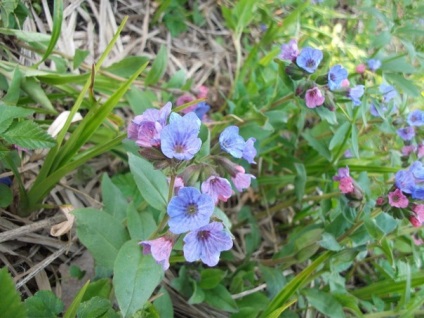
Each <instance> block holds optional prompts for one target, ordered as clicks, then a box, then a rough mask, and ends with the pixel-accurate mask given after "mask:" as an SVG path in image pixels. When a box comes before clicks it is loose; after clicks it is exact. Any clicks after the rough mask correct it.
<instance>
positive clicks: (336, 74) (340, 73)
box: [328, 64, 347, 91]
mask: <svg viewBox="0 0 424 318" xmlns="http://www.w3.org/2000/svg"><path fill="white" fill-rule="evenodd" d="M345 79H347V71H346V69H345V68H344V67H343V66H341V65H339V64H337V65H334V66H333V67H332V68H331V69H330V71H329V72H328V87H329V88H330V90H332V91H334V90H336V89H338V88H340V87H341V84H342V81H343V80H345Z"/></svg>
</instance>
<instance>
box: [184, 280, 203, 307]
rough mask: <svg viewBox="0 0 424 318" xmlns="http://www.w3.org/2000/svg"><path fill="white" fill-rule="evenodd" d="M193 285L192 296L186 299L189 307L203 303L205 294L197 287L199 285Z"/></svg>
mask: <svg viewBox="0 0 424 318" xmlns="http://www.w3.org/2000/svg"><path fill="white" fill-rule="evenodd" d="M192 283H193V294H191V296H190V298H189V299H188V301H187V302H188V303H189V304H190V305H195V304H200V303H202V302H204V301H205V292H204V291H203V289H201V288H200V287H199V285H198V284H197V283H196V282H194V281H193V282H192Z"/></svg>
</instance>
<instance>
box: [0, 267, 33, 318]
mask: <svg viewBox="0 0 424 318" xmlns="http://www.w3.org/2000/svg"><path fill="white" fill-rule="evenodd" d="M0 294H1V295H3V297H2V298H3V300H2V301H1V302H0V312H1V314H2V315H3V316H4V317H16V318H21V317H23V318H24V317H27V314H26V310H25V307H24V304H23V303H22V302H21V299H20V295H19V294H18V292H17V291H16V289H15V284H14V283H13V279H12V277H11V276H10V274H9V272H8V270H7V268H6V267H3V268H2V269H0Z"/></svg>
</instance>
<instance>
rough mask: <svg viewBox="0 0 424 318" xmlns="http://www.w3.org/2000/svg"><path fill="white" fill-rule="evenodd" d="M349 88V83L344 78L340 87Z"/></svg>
mask: <svg viewBox="0 0 424 318" xmlns="http://www.w3.org/2000/svg"><path fill="white" fill-rule="evenodd" d="M349 86H350V82H349V80H348V79H347V78H345V79H344V80H343V81H342V83H341V87H349Z"/></svg>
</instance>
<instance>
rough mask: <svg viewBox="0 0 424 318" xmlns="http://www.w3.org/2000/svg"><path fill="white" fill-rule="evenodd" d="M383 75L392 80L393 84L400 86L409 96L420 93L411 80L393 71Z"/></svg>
mask: <svg viewBox="0 0 424 318" xmlns="http://www.w3.org/2000/svg"><path fill="white" fill-rule="evenodd" d="M385 77H387V78H388V79H389V80H390V82H393V84H395V85H396V86H398V87H400V88H401V89H402V90H403V91H404V92H405V93H406V94H408V95H409V96H411V97H418V96H419V95H420V90H419V88H418V87H417V86H416V85H415V84H414V82H413V81H410V80H408V79H406V78H405V77H403V76H401V75H399V74H394V73H386V74H385Z"/></svg>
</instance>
